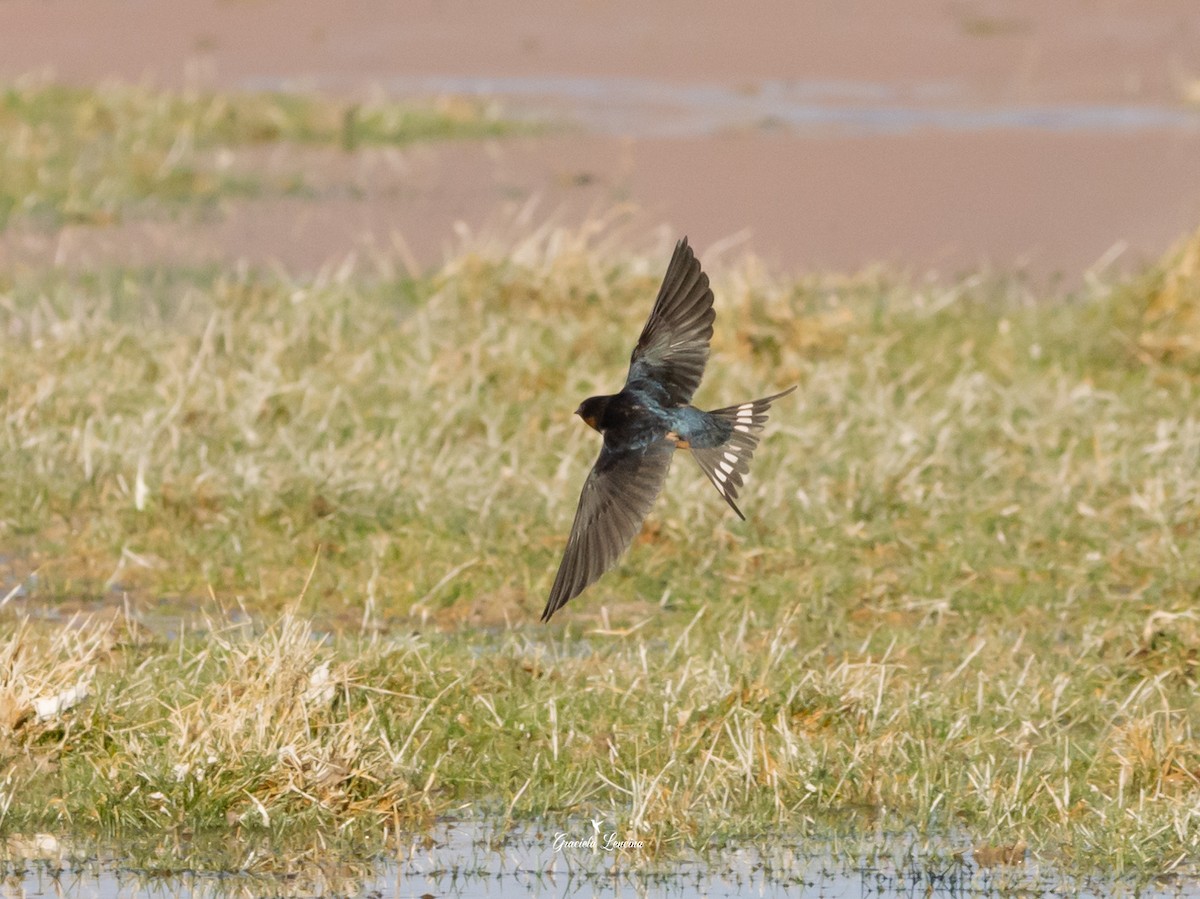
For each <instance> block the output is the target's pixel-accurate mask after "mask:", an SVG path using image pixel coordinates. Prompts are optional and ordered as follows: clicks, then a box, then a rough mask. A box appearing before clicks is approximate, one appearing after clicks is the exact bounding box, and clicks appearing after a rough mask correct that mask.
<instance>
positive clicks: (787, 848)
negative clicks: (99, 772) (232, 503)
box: [0, 822, 1200, 899]
mask: <svg viewBox="0 0 1200 899" xmlns="http://www.w3.org/2000/svg"><path fill="white" fill-rule="evenodd" d="M489 833H490V831H487V830H486V829H482V828H478V827H475V826H470V825H464V826H455V825H447V826H444V827H442V828H440V829H439V831H438V832H437V833H436V835H435V836H434V837H430V836H428V835H415V836H413V837H412V838H411V840H410V842H409V843H408V844H406V845H405V846H403V847H402V849H401V851H399V852H398V853H397V855H396V856H395V857H391V858H376V859H366V860H357V861H355V860H349V861H348V860H338V859H333V858H330V859H320V860H316V861H314V860H312V859H307V860H295V859H284V858H278V859H275V858H270V857H267V856H263V855H257V856H256V855H255V854H254V853H253V852H251V853H249V855H248V857H247V858H246V859H245V860H243V864H244V865H245V867H242V868H238V869H235V870H231V871H228V872H225V873H219V874H218V873H199V872H188V873H184V874H176V875H172V876H165V877H164V876H155V875H154V874H153V873H150V872H147V871H146V870H139V869H138V868H137V867H136V866H134V865H132V864H127V863H125V864H123V863H122V862H121V861H120V860H119V859H107V860H95V859H93V860H86V861H82V862H79V861H75V862H65V861H62V860H61V859H53V858H50V859H47V858H43V859H41V860H38V861H29V862H14V861H11V860H10V861H7V862H3V863H0V867H2V868H3V870H4V874H5V877H4V879H3V881H2V882H0V897H13V899H16V897H20V899H33V897H63V896H72V897H95V899H123V897H133V896H151V897H207V896H213V897H225V896H231V897H242V896H246V897H249V896H354V897H369V899H392V897H396V899H400V897H405V899H407V897H421V899H427V897H443V896H444V897H457V899H475V897H487V899H506V897H516V896H571V897H579V899H593V897H620V899H625V897H631V899H632V897H639V899H640V897H647V896H666V897H674V899H702V897H704V899H718V897H736V896H756V897H785V896H809V897H824V899H840V897H862V896H873V897H891V896H914V897H915V896H921V897H946V899H951V897H964V899H965V897H993V896H996V897H1000V896H1014V895H1018V896H1083V897H1104V896H1139V897H1147V899H1150V897H1168V896H1173V897H1192V896H1200V888H1198V887H1197V885H1196V884H1195V883H1192V882H1184V881H1180V882H1177V883H1173V884H1164V883H1156V884H1150V885H1145V884H1136V883H1134V882H1131V881H1121V880H1105V879H1090V880H1075V879H1071V878H1067V877H1064V876H1062V875H1060V874H1057V873H1056V872H1054V871H1053V870H1052V869H1049V868H1047V867H1045V866H1043V865H1041V864H1039V863H1038V862H1037V861H1036V860H1034V859H1032V858H1030V857H1028V855H1027V856H1026V858H1025V859H1024V861H1023V863H1022V864H1019V865H1014V866H1008V867H995V868H986V867H982V866H980V865H979V864H977V863H976V861H975V859H974V858H973V857H972V853H971V851H970V850H969V849H967V850H965V851H955V850H954V849H953V848H951V847H949V846H929V845H927V844H923V843H920V842H914V840H913V838H896V839H888V838H884V839H883V840H882V843H881V845H883V844H886V845H889V846H891V847H892V848H891V849H890V850H883V849H879V850H876V849H871V848H867V849H866V851H865V853H864V851H863V846H862V845H861V844H855V845H856V846H857V847H858V848H857V849H854V848H850V847H849V846H839V845H834V844H831V843H795V844H786V843H780V844H777V845H769V846H761V847H744V848H731V849H725V850H718V851H714V852H713V853H711V854H710V856H709V857H708V858H706V859H703V860H702V859H699V858H696V857H691V858H684V859H682V860H680V859H675V860H673V861H671V862H670V863H668V864H664V863H658V862H654V861H649V862H648V861H646V860H644V859H642V860H639V859H638V858H637V857H636V854H633V855H631V854H628V853H625V852H622V851H621V850H615V851H610V850H608V849H606V848H605V842H606V840H611V839H625V840H628V839H629V838H628V836H627V835H626V836H622V835H616V834H614V835H613V836H612V837H610V835H609V834H606V833H604V832H603V829H601V831H600V833H599V834H598V838H597V840H596V841H595V847H594V848H592V847H591V846H586V845H580V844H582V843H588V842H589V841H591V838H592V836H594V835H596V832H595V831H594V830H593V828H592V826H591V825H589V824H588V823H587V822H582V823H581V825H579V826H578V827H576V828H574V829H573V830H572V831H571V832H562V831H557V832H550V831H548V830H545V831H535V830H528V831H522V832H516V833H510V834H509V835H508V836H506V837H504V838H503V839H497V838H496V837H495V836H494V835H489ZM47 843H49V844H51V845H53V843H54V841H53V838H46V839H45V840H44V841H43V842H42V843H41V844H40V845H42V846H45V845H46V844H47ZM49 854H51V855H52V854H53V853H49Z"/></svg>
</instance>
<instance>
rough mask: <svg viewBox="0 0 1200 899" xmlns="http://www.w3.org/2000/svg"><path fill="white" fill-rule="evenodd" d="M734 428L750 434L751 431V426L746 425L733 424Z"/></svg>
mask: <svg viewBox="0 0 1200 899" xmlns="http://www.w3.org/2000/svg"><path fill="white" fill-rule="evenodd" d="M733 429H734V430H735V431H741V432H742V433H743V434H749V433H750V428H749V427H747V426H746V425H734V426H733Z"/></svg>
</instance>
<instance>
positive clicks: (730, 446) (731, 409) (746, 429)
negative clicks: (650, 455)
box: [691, 387, 796, 521]
mask: <svg viewBox="0 0 1200 899" xmlns="http://www.w3.org/2000/svg"><path fill="white" fill-rule="evenodd" d="M795 389H796V388H795V387H789V388H788V389H787V390H785V391H783V393H777V394H775V395H774V396H768V397H763V398H762V399H761V400H751V401H750V402H748V403H739V404H738V405H736V406H727V407H725V408H724V409H714V410H713V411H711V412H709V413H708V414H709V415H711V416H712V417H713V418H715V419H717V420H718V421H720V422H723V423H724V424H726V425H727V426H728V427H729V429H730V431H729V436H728V437H727V438H726V439H725V442H724V443H722V444H721V445H720V446H713V447H697V446H696V445H695V444H694V443H693V444H692V447H691V449H692V455H693V456H694V457H695V459H696V461H697V462H699V463H700V469H701V471H703V472H704V473H705V474H706V475H708V479H709V480H710V481H712V483H713V486H714V487H716V488H717V490H718V491H719V492H720V494H721V496H723V497H725V502H727V503H729V507H730V508H731V509H733V511H735V512H737V514H738V517H739V518H740V519H742V521H745V520H746V516H745V515H743V514H742V510H741V509H739V508H738V507H737V503H736V502H734V500H736V499H737V495H738V490H740V489H741V487H742V478H744V477H745V476H746V474H747V473H748V472H749V471H750V460H751V459H752V458H754V450H755V448H756V447H757V446H758V440H759V436H760V435H761V434H762V429H763V427H764V426H765V425H766V423H767V410H769V409H770V408H771V403H773V402H775V401H776V400H777V399H780V398H781V397H785V396H787V395H788V394H789V393H791V392H792V391H793V390H795Z"/></svg>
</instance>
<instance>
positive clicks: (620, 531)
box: [542, 441, 674, 621]
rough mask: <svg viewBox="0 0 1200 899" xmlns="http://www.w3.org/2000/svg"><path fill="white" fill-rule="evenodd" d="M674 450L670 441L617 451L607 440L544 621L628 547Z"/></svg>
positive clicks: (586, 490)
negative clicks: (612, 448)
mask: <svg viewBox="0 0 1200 899" xmlns="http://www.w3.org/2000/svg"><path fill="white" fill-rule="evenodd" d="M673 451H674V447H673V446H672V445H671V444H670V443H667V442H666V441H659V442H657V443H653V444H651V445H650V446H648V447H644V448H642V449H637V450H629V451H623V452H614V451H613V450H611V449H609V446H608V444H607V443H605V445H604V448H603V449H602V450H600V458H598V459H597V460H596V464H595V465H594V466H592V472H591V474H589V475H588V479H587V481H585V482H584V485H583V493H581V494H580V496H579V508H578V509H577V510H576V512H575V523H574V524H573V525H571V536H570V537H569V538H568V539H567V550H566V552H565V553H563V559H562V563H561V564H560V565H559V566H558V576H557V577H555V578H554V586H553V587H552V588H551V589H550V599H549V601H548V602H547V603H546V609H545V611H543V612H542V621H549V620H550V616H551V615H553V614H554V613H555V612H556V611H558V610H559V609H560V608H562V607H563V606H564V605H565V604H566V603H567V601H568V600H570V599H573V598H574V597H576V596H578V595H579V594H580V593H582V592H583V590H584V588H585V587H587V586H588V585H589V584H591V583H593V582H594V581H595V580H596V579H597V578H599V577H600V575H602V574H604V572H606V571H608V569H610V568H611V567H612V566H613V564H614V563H615V562H616V561H617V559H618V558H619V557H620V556H621V553H623V552H625V550H626V549H628V548H629V544H630V543H632V542H633V538H634V537H635V536H636V535H637V532H638V531H639V530H640V529H641V527H642V520H643V519H644V518H645V517H646V513H647V512H649V511H650V507H651V506H652V505H653V504H654V498H655V497H656V496H658V492H659V490H661V489H662V485H663V481H664V480H666V477H667V470H668V469H669V468H670V467H671V454H672V452H673Z"/></svg>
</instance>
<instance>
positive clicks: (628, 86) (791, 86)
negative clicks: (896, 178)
mask: <svg viewBox="0 0 1200 899" xmlns="http://www.w3.org/2000/svg"><path fill="white" fill-rule="evenodd" d="M308 80H309V81H312V80H315V81H316V86H318V87H321V88H323V89H337V88H345V87H348V86H349V85H348V84H340V83H339V80H340V79H337V78H331V77H329V76H325V77H318V78H316V79H308ZM381 86H382V87H383V88H384V89H385V90H386V91H388V92H389V93H391V94H393V95H395V96H399V97H427V96H430V95H438V94H452V95H456V96H468V97H478V98H490V97H502V98H504V100H505V104H506V106H505V108H506V112H508V113H510V114H512V113H513V112H516V113H518V114H521V113H524V114H526V115H529V116H531V117H533V118H539V117H541V118H550V119H553V120H561V119H564V118H565V119H567V120H569V121H574V122H576V123H578V124H580V125H582V126H584V127H585V128H587V129H588V130H589V131H595V132H600V133H605V134H617V135H628V136H632V137H694V136H699V135H705V134H711V133H714V132H718V131H723V130H731V129H732V130H737V129H746V128H761V127H768V128H786V129H788V130H790V131H793V132H796V133H799V134H803V133H805V132H821V133H827V132H831V131H832V132H837V133H847V134H859V135H867V134H903V133H906V132H910V131H916V130H921V129H932V130H938V131H949V132H979V131H996V130H1012V129H1027V130H1033V131H1045V132H1107V133H1113V134H1123V133H1133V132H1138V131H1145V130H1179V131H1186V132H1196V131H1200V111H1198V110H1195V109H1189V108H1186V107H1179V106H1175V107H1172V106H1161V105H1133V104H1112V103H1109V104H1105V103H1073V104H1057V105H1051V104H1044V103H1043V104H1031V105H1002V106H995V105H986V106H985V105H981V104H979V103H977V102H975V101H973V99H972V98H971V97H970V96H969V95H968V92H967V90H966V88H965V87H964V86H963V85H960V84H957V83H955V82H929V83H926V84H919V85H916V86H913V87H908V88H904V89H899V88H897V87H895V86H892V85H889V84H886V83H882V82H879V83H877V82H854V81H834V80H815V81H813V80H764V81H758V82H754V83H750V84H746V85H743V86H730V85H728V84H720V83H700V84H697V83H679V82H671V81H665V80H655V79H650V78H627V77H607V78H589V77H578V76H550V75H534V76H488V77H481V76H466V75H440V76H434V75H424V76H404V77H391V78H387V79H384V80H383V81H381ZM245 87H247V88H250V89H252V90H285V89H286V88H287V87H288V83H287V79H282V78H278V77H266V78H254V79H249V80H248V81H247V82H246V84H245Z"/></svg>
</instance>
